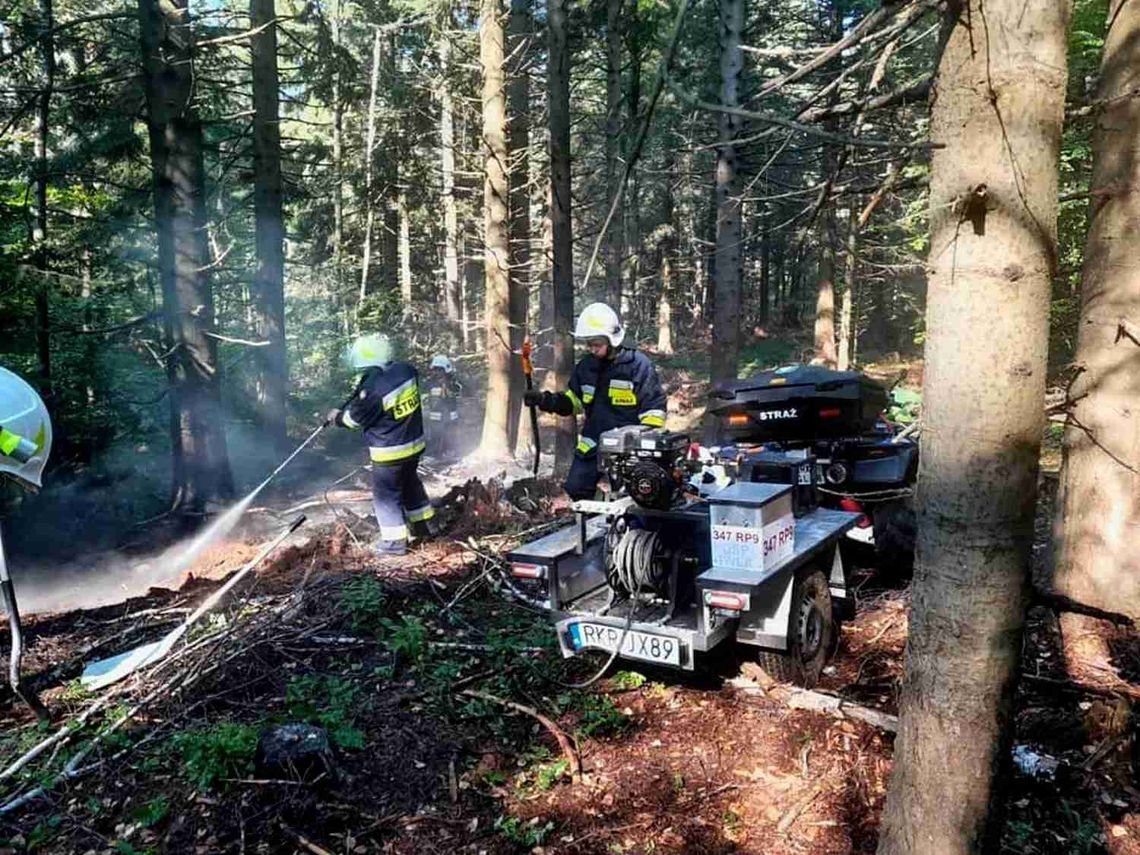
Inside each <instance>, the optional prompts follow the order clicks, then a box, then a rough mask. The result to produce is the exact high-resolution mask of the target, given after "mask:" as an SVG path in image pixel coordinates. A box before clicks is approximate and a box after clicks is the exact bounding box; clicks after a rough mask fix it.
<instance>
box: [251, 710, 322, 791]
mask: <svg viewBox="0 0 1140 855" xmlns="http://www.w3.org/2000/svg"><path fill="white" fill-rule="evenodd" d="M255 762H256V768H257V774H258V777H261V778H273V779H284V780H289V781H305V782H307V783H312V782H315V781H316V780H318V779H320V778H322V777H323V778H324V779H325V780H327V781H332V780H333V779H334V778H335V777H336V766H335V760H334V757H333V752H332V746H331V745H330V744H329V735H328V733H326V732H325V730H324V728H321V727H314V726H313V725H311V724H278V725H274V726H273V727H270V728H268V729H266V730H264V731H262V732H261V736H260V737H259V738H258V740H257V756H256V758H255Z"/></svg>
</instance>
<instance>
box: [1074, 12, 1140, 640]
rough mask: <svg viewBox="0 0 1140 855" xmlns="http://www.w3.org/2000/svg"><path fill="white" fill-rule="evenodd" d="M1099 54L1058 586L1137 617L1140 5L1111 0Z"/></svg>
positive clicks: (1139, 539)
mask: <svg viewBox="0 0 1140 855" xmlns="http://www.w3.org/2000/svg"><path fill="white" fill-rule="evenodd" d="M1108 20H1109V21H1110V26H1109V28H1108V35H1107V37H1106V40H1105V46H1104V58H1103V60H1102V63H1101V72H1100V84H1099V85H1100V88H1099V92H1098V93H1097V102H1098V103H1101V104H1104V105H1105V106H1104V107H1103V108H1102V109H1101V110H1100V112H1099V113H1098V115H1097V122H1096V129H1095V132H1094V134H1093V160H1094V162H1093V175H1092V184H1091V186H1092V187H1095V188H1104V189H1105V190H1106V191H1108V192H1105V193H1104V194H1103V195H1100V194H1097V195H1095V196H1094V197H1093V200H1092V203H1091V205H1090V208H1089V232H1088V239H1087V242H1086V244H1085V261H1084V271H1083V275H1082V279H1083V282H1082V288H1081V319H1080V332H1079V334H1078V338H1077V352H1076V357H1075V362H1076V364H1077V365H1078V366H1079V368H1080V374H1079V376H1078V377H1077V379H1076V381H1075V382H1074V383H1073V386H1072V389H1071V392H1070V395H1071V397H1072V400H1073V401H1074V402H1075V403H1073V404H1072V410H1071V412H1072V418H1070V420H1069V424H1068V426H1067V428H1066V431H1065V461H1064V467H1063V469H1062V473H1061V485H1060V492H1059V493H1058V500H1057V518H1056V526H1057V527H1056V540H1057V547H1056V561H1055V565H1054V568H1053V587H1054V589H1055V590H1056V592H1057V593H1060V594H1063V595H1064V596H1066V597H1069V598H1071V599H1073V600H1076V601H1077V602H1079V603H1083V604H1085V605H1088V606H1093V607H1095V608H1098V609H1103V610H1105V611H1111V612H1117V613H1121V614H1126V615H1128V616H1129V617H1131V618H1133V619H1134V620H1136V619H1140V553H1138V552H1137V548H1136V547H1137V544H1138V543H1140V412H1137V402H1140V371H1138V370H1137V362H1138V361H1140V350H1137V347H1140V257H1138V256H1137V253H1136V248H1135V244H1133V242H1132V241H1133V240H1134V239H1135V235H1136V230H1137V228H1138V227H1140V188H1138V186H1137V185H1138V180H1140V158H1138V157H1137V151H1136V146H1137V142H1136V141H1137V136H1138V135H1140V102H1137V101H1136V99H1134V98H1133V97H1131V95H1130V94H1129V93H1131V91H1132V90H1133V88H1134V87H1135V85H1136V84H1135V77H1136V69H1137V67H1138V63H1140V9H1138V8H1137V7H1136V4H1134V3H1125V2H1124V0H1113V2H1111V3H1110V4H1109V9H1108Z"/></svg>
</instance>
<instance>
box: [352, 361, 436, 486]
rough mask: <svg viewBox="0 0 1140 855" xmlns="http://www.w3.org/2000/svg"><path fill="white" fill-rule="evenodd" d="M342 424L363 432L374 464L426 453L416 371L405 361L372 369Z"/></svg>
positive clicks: (369, 370)
mask: <svg viewBox="0 0 1140 855" xmlns="http://www.w3.org/2000/svg"><path fill="white" fill-rule="evenodd" d="M337 422H338V423H339V424H342V425H344V427H347V428H353V429H358V430H361V431H363V434H364V441H365V442H367V443H368V453H369V456H371V458H372V462H373V463H399V462H400V461H402V460H406V459H408V458H409V457H413V456H415V455H417V454H420V453H421V452H422V451H423V450H424V417H423V411H422V410H421V409H420V386H419V377H418V375H417V374H416V369H414V368H413V367H412V366H410V365H407V364H406V363H403V362H393V363H391V364H389V365H388V367H387V368H375V367H373V368H368V369H367V370H365V372H364V374H363V375H362V376H361V378H360V383H359V384H358V385H357V387H356V392H355V393H353V396H352V400H351V402H350V403H349V405H348V406H347V407H345V409H344V410H342V411H341V414H340V418H339V419H337Z"/></svg>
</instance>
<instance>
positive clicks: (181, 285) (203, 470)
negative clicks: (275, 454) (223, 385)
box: [138, 0, 233, 513]
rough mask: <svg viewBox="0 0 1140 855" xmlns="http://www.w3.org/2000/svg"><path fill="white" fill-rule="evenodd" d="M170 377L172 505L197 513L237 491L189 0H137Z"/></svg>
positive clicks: (168, 374)
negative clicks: (229, 448) (229, 451)
mask: <svg viewBox="0 0 1140 855" xmlns="http://www.w3.org/2000/svg"><path fill="white" fill-rule="evenodd" d="M138 9H139V25H140V34H141V41H142V54H143V76H144V80H145V87H146V102H147V118H148V130H149V136H150V156H151V165H152V170H153V176H154V210H155V226H156V229H157V232H158V266H159V274H160V277H161V280H162V297H163V311H164V314H165V319H166V324H165V325H166V333H167V339H168V340H167V352H168V356H167V376H168V379H169V380H170V386H171V388H170V407H171V433H172V436H171V447H172V451H173V459H174V480H173V489H172V493H173V496H172V498H173V504H174V506H175V507H182V508H186V509H187V510H189V511H190V512H192V513H194V512H200V511H201V510H202V508H203V506H204V504H205V502H206V500H207V499H210V498H214V497H217V496H229V495H232V493H233V479H232V477H231V475H230V466H229V460H228V457H227V455H226V437H225V431H224V426H223V421H222V408H221V398H220V393H219V387H220V382H219V366H218V360H217V342H216V340H215V339H213V338H211V337H210V335H208V334H209V333H211V332H212V331H213V328H214V295H213V290H212V288H211V286H210V277H209V270H210V253H209V248H208V247H207V244H206V204H205V199H206V192H205V170H204V169H203V163H202V126H201V124H200V123H199V121H198V115H197V113H196V112H195V110H194V106H193V98H192V89H193V82H194V81H193V71H194V66H193V39H192V35H191V30H190V16H189V9H188V6H187V0H163V2H159V0H139V4H138Z"/></svg>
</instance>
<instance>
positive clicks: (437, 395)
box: [424, 372, 461, 423]
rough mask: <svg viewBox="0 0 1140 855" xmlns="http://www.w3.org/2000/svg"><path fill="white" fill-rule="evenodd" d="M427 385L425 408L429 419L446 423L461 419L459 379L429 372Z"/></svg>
mask: <svg viewBox="0 0 1140 855" xmlns="http://www.w3.org/2000/svg"><path fill="white" fill-rule="evenodd" d="M426 386H427V395H426V397H425V400H424V408H425V409H426V410H427V418H428V421H432V422H444V423H449V422H457V421H459V393H460V391H461V389H460V386H459V383H458V381H456V380H455V378H454V377H451V376H449V375H444V376H442V377H441V376H438V375H437V374H436V373H435V372H429V374H428V379H427V383H426Z"/></svg>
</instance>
